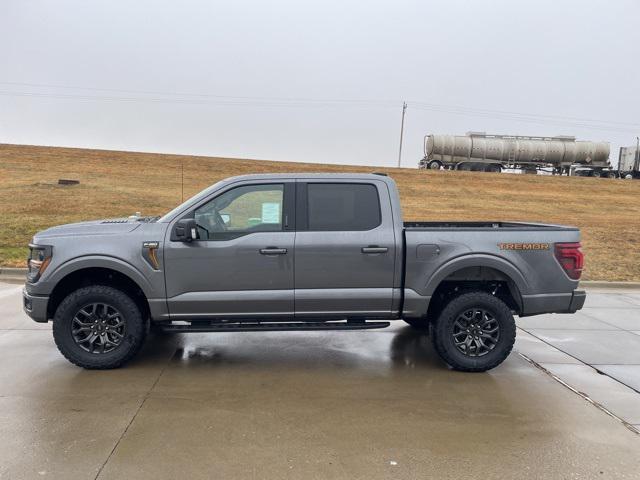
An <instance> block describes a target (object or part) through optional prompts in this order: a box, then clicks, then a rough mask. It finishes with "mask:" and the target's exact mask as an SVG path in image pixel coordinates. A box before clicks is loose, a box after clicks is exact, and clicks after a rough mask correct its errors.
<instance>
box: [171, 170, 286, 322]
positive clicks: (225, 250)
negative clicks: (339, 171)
mask: <svg viewBox="0 0 640 480" xmlns="http://www.w3.org/2000/svg"><path fill="white" fill-rule="evenodd" d="M293 189H294V182H286V181H285V182H278V183H255V184H242V185H240V186H235V187H234V186H231V187H228V188H227V189H226V190H225V191H223V192H221V193H219V194H215V196H214V197H213V198H212V199H210V200H208V201H206V202H205V203H202V204H200V206H198V207H197V208H195V209H194V210H193V211H191V212H189V213H188V214H186V215H183V216H182V217H181V218H186V217H190V218H195V220H196V224H197V229H198V232H197V233H198V238H197V239H196V240H193V241H192V242H181V241H171V240H170V233H171V229H169V233H168V234H167V238H166V241H165V253H164V255H165V257H164V258H165V265H166V267H165V268H166V285H167V303H168V307H169V313H170V315H171V317H172V318H173V319H177V320H179V319H181V318H185V319H187V318H189V319H197V318H240V317H242V318H247V317H256V318H263V317H276V318H281V317H282V318H290V317H292V316H293V311H294V304H293V287H294V286H293V273H294V272H293V249H294V236H295V232H294V231H293V228H292V227H289V225H288V224H289V222H288V219H289V218H293V213H292V212H289V211H287V210H288V207H287V205H291V204H293ZM289 197H291V200H290V201H288V199H289ZM290 228H291V229H290Z"/></svg>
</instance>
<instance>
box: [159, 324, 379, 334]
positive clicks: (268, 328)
mask: <svg viewBox="0 0 640 480" xmlns="http://www.w3.org/2000/svg"><path fill="white" fill-rule="evenodd" d="M388 326H389V322H264V323H257V322H253V323H251V322H244V323H215V324H210V325H206V324H205V325H203V324H201V323H199V324H195V325H185V324H180V325H171V324H169V325H160V326H159V327H160V329H161V330H162V331H163V332H178V333H181V332H184V333H187V332H200V333H202V332H289V331H300V330H369V329H372V328H385V327H388Z"/></svg>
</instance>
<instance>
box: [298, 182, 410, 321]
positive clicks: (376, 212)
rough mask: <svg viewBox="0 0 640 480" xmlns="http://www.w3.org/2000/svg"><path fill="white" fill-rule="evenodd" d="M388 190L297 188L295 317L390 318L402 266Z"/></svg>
mask: <svg viewBox="0 0 640 480" xmlns="http://www.w3.org/2000/svg"><path fill="white" fill-rule="evenodd" d="M386 188H387V187H386V184H384V183H383V182H371V183H354V182H349V181H348V180H344V181H331V182H326V181H317V182H315V181H310V180H309V181H299V182H298V184H297V195H296V209H297V210H296V212H297V216H296V226H297V232H296V241H295V288H296V290H295V307H296V317H317V316H321V317H335V318H352V317H369V318H374V317H385V318H387V317H388V316H389V315H390V314H391V309H392V298H393V286H394V285H393V282H394V273H395V269H396V268H400V266H399V265H398V266H397V265H396V264H395V263H396V251H395V249H396V241H395V236H394V226H393V223H392V218H393V216H392V213H391V211H390V208H391V207H390V205H389V201H388V198H389V193H388V192H387V190H386ZM382 195H384V197H383V196H382ZM380 198H386V199H387V201H386V202H381V201H380Z"/></svg>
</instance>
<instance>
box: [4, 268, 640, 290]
mask: <svg viewBox="0 0 640 480" xmlns="http://www.w3.org/2000/svg"><path fill="white" fill-rule="evenodd" d="M26 275H27V269H26V268H16V267H0V282H3V281H7V280H9V279H11V280H16V279H20V280H21V281H24V277H25V276H26ZM5 279H7V280H5ZM580 287H581V288H586V289H589V288H610V289H619V290H640V282H607V281H604V280H584V281H582V282H580Z"/></svg>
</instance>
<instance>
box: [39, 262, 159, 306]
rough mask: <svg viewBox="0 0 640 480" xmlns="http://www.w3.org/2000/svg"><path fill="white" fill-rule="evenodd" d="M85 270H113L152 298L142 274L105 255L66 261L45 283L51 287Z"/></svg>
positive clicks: (128, 264) (131, 266)
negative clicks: (124, 276)
mask: <svg viewBox="0 0 640 480" xmlns="http://www.w3.org/2000/svg"><path fill="white" fill-rule="evenodd" d="M85 268H105V269H110V270H115V271H117V272H119V273H122V274H123V275H126V276H127V277H129V278H130V279H131V280H132V281H133V282H135V283H136V284H137V285H138V286H139V287H140V289H141V290H142V292H143V293H144V294H145V296H146V297H147V298H152V297H153V296H154V295H153V287H152V285H151V283H150V282H149V280H148V279H147V278H146V277H145V276H144V275H143V274H142V272H140V271H139V270H138V269H137V268H135V267H134V266H133V265H131V264H130V263H128V262H125V261H124V260H122V259H120V258H117V257H111V256H107V255H87V256H82V257H76V258H73V259H71V260H68V261H66V262H65V263H63V264H61V265H59V266H58V267H57V268H56V269H55V270H54V271H53V272H51V274H50V275H48V276H47V278H46V282H47V284H49V285H51V286H52V287H53V286H55V285H57V284H58V283H59V282H60V281H61V280H62V279H63V278H65V277H66V276H67V275H69V274H71V273H73V272H77V271H78V270H83V269H85Z"/></svg>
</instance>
